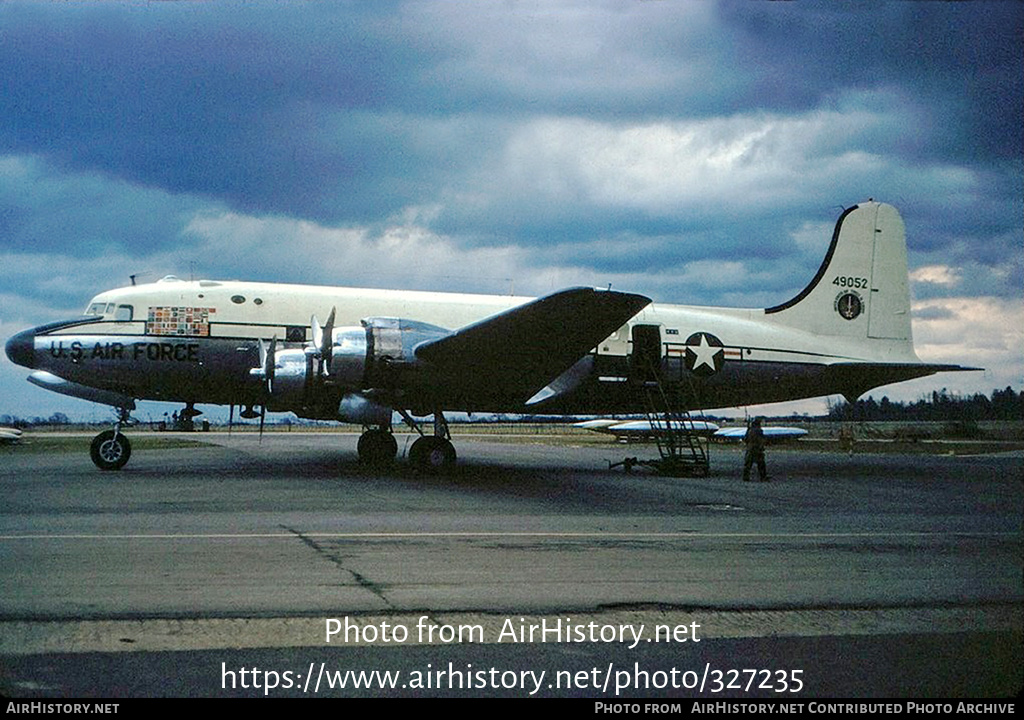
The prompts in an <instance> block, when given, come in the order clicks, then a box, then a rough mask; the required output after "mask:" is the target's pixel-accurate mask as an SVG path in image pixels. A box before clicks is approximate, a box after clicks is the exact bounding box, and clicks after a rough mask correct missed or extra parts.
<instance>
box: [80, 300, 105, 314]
mask: <svg viewBox="0 0 1024 720" xmlns="http://www.w3.org/2000/svg"><path fill="white" fill-rule="evenodd" d="M105 307H106V305H105V304H103V303H93V304H92V305H90V306H89V309H88V310H86V311H85V314H86V315H102V314H103V308H105Z"/></svg>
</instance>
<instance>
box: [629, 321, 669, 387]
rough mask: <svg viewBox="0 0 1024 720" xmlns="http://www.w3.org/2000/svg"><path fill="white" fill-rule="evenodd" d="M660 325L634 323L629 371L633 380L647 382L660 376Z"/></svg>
mask: <svg viewBox="0 0 1024 720" xmlns="http://www.w3.org/2000/svg"><path fill="white" fill-rule="evenodd" d="M661 347H662V346H661V326H660V325H634V326H633V353H632V354H631V355H630V358H629V360H630V362H629V372H630V376H631V377H632V378H633V379H634V380H640V381H642V382H648V381H653V380H658V379H659V377H660V376H661V358H662V352H661Z"/></svg>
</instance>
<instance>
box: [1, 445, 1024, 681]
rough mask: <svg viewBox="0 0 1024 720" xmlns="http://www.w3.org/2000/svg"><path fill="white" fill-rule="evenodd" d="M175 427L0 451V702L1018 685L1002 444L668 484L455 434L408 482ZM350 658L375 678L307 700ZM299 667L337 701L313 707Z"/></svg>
mask: <svg viewBox="0 0 1024 720" xmlns="http://www.w3.org/2000/svg"><path fill="white" fill-rule="evenodd" d="M184 439H185V440H186V444H187V443H188V441H190V440H192V439H195V440H196V441H198V442H197V444H195V445H193V446H189V447H178V448H160V447H154V448H152V449H147V448H146V447H145V443H138V445H137V449H136V450H135V451H134V452H133V456H132V459H131V462H130V463H129V465H128V466H127V467H126V468H125V469H124V470H122V471H120V472H113V473H104V472H101V471H99V470H97V469H95V468H94V467H93V465H92V463H91V462H90V460H89V457H88V438H83V440H82V443H81V444H82V448H81V450H80V451H73V452H52V453H47V452H32V451H25V450H30V448H27V447H26V448H17V447H13V448H5V449H4V454H3V456H2V460H3V462H2V464H0V492H2V493H3V497H4V498H5V503H4V507H3V509H2V510H0V693H3V694H4V695H7V696H10V697H125V698H128V697H152V696H175V697H177V696H184V697H222V696H232V697H237V696H265V695H272V696H298V695H307V696H308V695H311V694H317V695H329V696H346V697H351V696H370V697H377V696H381V695H387V696H393V695H396V696H408V697H422V696H434V697H461V696H474V697H496V696H501V697H528V696H534V697H536V696H544V697H588V698H619V697H703V698H707V699H713V698H714V697H728V696H733V697H773V698H776V699H778V698H779V697H792V698H796V697H907V698H911V697H1000V696H1006V695H1014V694H1015V693H1016V692H1018V691H1019V690H1020V688H1021V680H1022V667H1024V663H1022V662H1021V660H1022V659H1024V658H1022V652H1021V638H1022V627H1024V623H1022V612H1021V600H1022V596H1024V588H1022V578H1024V560H1022V558H1024V552H1022V550H1024V547H1022V546H1024V542H1022V515H1024V477H1022V463H1021V455H1020V453H1019V452H1018V453H1004V454H984V455H973V456H966V457H965V456H956V455H925V454H915V453H909V452H908V453H900V452H886V453H885V454H874V453H872V454H863V455H860V454H857V455H854V456H852V457H849V456H847V455H846V454H843V453H839V452H828V451H825V452H822V451H821V449H820V448H818V449H815V451H814V452H809V451H807V450H805V449H802V448H800V446H799V444H797V445H795V446H793V447H792V448H785V449H782V448H780V449H770V450H769V455H768V464H769V472H770V473H771V476H772V480H771V482H768V483H756V482H755V483H743V482H741V481H740V476H741V474H742V451H741V450H740V449H738V448H735V447H728V446H725V447H722V446H713V447H712V458H711V473H710V475H709V477H707V478H671V477H660V476H657V475H653V474H649V473H646V472H633V473H632V474H625V473H623V472H622V471H621V470H609V469H608V466H609V463H610V462H614V461H619V460H622V457H623V455H626V454H628V455H641V456H642V455H643V454H644V453H647V454H650V453H653V452H654V450H653V448H644V447H639V446H631V447H629V448H626V447H624V446H621V445H617V444H615V443H611V442H609V443H608V444H600V443H596V444H595V443H593V442H585V443H578V444H574V441H573V439H572V438H571V437H570V438H561V439H558V438H555V439H552V438H540V437H538V438H518V439H516V440H515V442H505V441H503V440H507V439H500V438H499V439H485V440H481V439H476V438H468V437H467V438H458V437H457V438H456V448H457V449H458V451H459V455H460V461H459V465H458V467H457V468H456V469H455V471H454V472H453V473H451V474H449V475H447V476H439V477H434V476H424V475H420V474H417V473H415V472H414V471H412V470H411V469H410V468H409V467H408V466H406V465H404V464H401V463H399V464H397V465H396V466H394V467H393V468H389V469H387V470H384V471H374V470H370V469H367V468H364V467H363V466H361V465H360V464H359V463H358V461H357V459H356V454H355V443H356V436H355V435H348V434H335V433H308V434H306V433H297V432H296V433H268V434H267V435H265V436H264V437H263V438H262V439H260V438H258V437H257V436H255V435H253V434H244V433H241V434H234V435H230V436H229V435H227V434H221V433H210V434H201V435H200V434H197V435H194V436H187V437H185V438H184ZM156 444H157V445H159V444H160V443H159V441H158V442H157V443H156ZM407 447H408V438H406V437H404V436H403V437H401V438H400V453H402V452H404V451H405V449H406V448H407ZM332 622H334V623H336V624H334V625H332ZM460 628H461V629H463V635H462V636H458V635H457V631H458V630H459V629H460ZM331 629H335V630H336V632H335V633H334V634H333V635H331V633H330V631H331ZM343 630H347V635H348V637H347V638H346V637H344V635H345V632H343ZM530 633H532V635H530ZM659 633H660V634H659ZM613 636H614V637H613ZM246 668H248V669H259V670H260V673H262V674H258V675H254V674H246V675H245V676H240V675H239V674H238V672H239V671H240V670H242V669H246ZM485 669H486V670H488V671H494V672H489V673H484V674H482V675H479V676H477V675H476V673H477V672H480V673H483V672H484V670H485ZM442 670H443V672H442ZM356 671H367V672H374V671H379V672H381V673H383V672H395V673H399V674H400V678H401V679H400V680H398V679H395V682H394V683H392V684H391V685H390V686H386V687H374V688H369V687H365V686H364V687H358V688H357V687H354V686H353V683H350V682H347V683H346V685H345V687H341V685H340V680H339V683H338V684H333V680H336V679H339V678H341V677H342V676H343V675H331V673H332V672H338V673H342V674H344V673H346V672H356ZM673 671H675V672H674V673H673ZM744 671H757V673H767V675H765V674H761V675H758V674H757V673H746V674H744ZM794 671H799V672H798V673H795V674H794ZM438 672H441V675H440V676H438V675H437V673H438ZM716 672H718V673H719V674H718V675H717V676H716V675H715V673H716ZM225 673H227V674H225ZM232 673H234V674H232ZM417 673H419V675H417ZM431 673H434V675H431ZM541 673H544V675H543V680H538V678H539V677H541V675H540V674H541ZM559 673H564V674H562V675H559ZM644 673H646V675H645V674H644ZM659 673H660V674H659ZM687 673H691V674H687ZM314 676H316V677H317V680H318V681H321V680H323V679H324V677H328V678H331V679H332V684H333V686H332V687H329V688H328V687H320V685H321V683H320V682H318V683H317V688H316V692H312V691H311V688H310V685H311V680H312V678H313V677H314ZM697 676H700V677H701V679H702V683H701V684H700V685H699V686H698V685H696V684H695V683H694V678H696V677H697ZM273 677H276V678H277V681H276V684H274V687H268V686H269V685H271V684H272V683H271V678H273ZM344 677H346V678H348V677H349V676H344ZM352 677H354V676H352ZM382 677H383V676H381V677H378V678H376V680H374V681H373V682H376V681H378V680H381V678H382ZM398 677H399V676H397V675H396V676H395V678H398ZM716 677H717V680H718V685H719V686H715V680H716ZM416 678H418V679H416ZM645 678H646V679H645ZM392 679H394V678H392ZM456 679H458V681H459V684H457V683H456ZM428 680H429V681H430V682H429V683H428ZM755 680H756V682H754V681H755ZM435 681H436V682H435ZM382 682H383V681H382ZM370 683H371V680H369V679H367V685H369V684H370ZM531 683H533V684H531ZM385 685H386V684H385ZM428 685H429V686H428ZM782 685H785V686H786V688H785V689H781V690H780V687H781V686H782ZM796 685H799V686H800V687H799V690H795V689H794V688H795V687H796ZM531 690H532V691H533V692H531Z"/></svg>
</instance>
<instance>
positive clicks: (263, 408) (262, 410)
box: [259, 403, 267, 445]
mask: <svg viewBox="0 0 1024 720" xmlns="http://www.w3.org/2000/svg"><path fill="white" fill-rule="evenodd" d="M266 419H267V404H266V403H263V404H262V405H261V406H260V440H259V442H260V444H261V445H262V444H263V423H264V422H266Z"/></svg>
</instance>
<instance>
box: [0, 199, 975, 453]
mask: <svg viewBox="0 0 1024 720" xmlns="http://www.w3.org/2000/svg"><path fill="white" fill-rule="evenodd" d="M324 312H328V313H329V315H328V316H327V320H326V322H325V323H324V324H323V325H321V324H320V322H319V321H318V319H317V315H316V313H324ZM6 351H7V355H8V357H10V359H11V360H12V361H13V362H15V363H17V364H19V365H23V366H25V367H28V368H33V369H35V370H37V372H34V373H33V374H32V375H31V376H30V377H29V380H30V381H32V382H34V383H35V384H37V385H40V386H42V387H45V388H47V389H50V390H54V391H56V392H61V393H65V394H68V395H71V396H74V397H79V398H84V399H86V400H92V401H95V402H100V403H105V404H109V405H112V406H114V407H116V408H119V409H120V411H121V412H120V420H119V421H118V422H117V424H115V426H114V428H113V429H112V430H108V431H105V432H103V433H101V434H99V435H98V436H97V437H96V438H95V440H94V441H93V443H92V457H93V460H94V462H95V463H96V465H97V466H99V467H100V468H103V469H117V468H120V467H122V466H123V465H124V464H125V463H126V462H127V460H128V457H129V455H130V453H131V445H130V444H129V442H128V439H127V438H126V437H125V436H124V435H123V434H122V433H121V424H122V422H125V421H127V419H128V414H129V411H130V410H131V409H133V408H134V407H135V401H136V400H163V401H176V402H182V403H186V408H185V410H184V411H183V412H185V413H186V414H188V415H190V416H191V415H194V414H197V413H196V411H195V409H194V404H195V403H212V404H220V405H231V406H232V411H233V409H234V406H235V405H239V406H242V407H243V408H245V411H244V412H243V413H242V415H243V416H245V417H262V415H263V414H264V413H265V412H266V411H267V410H271V411H291V412H293V413H295V414H296V415H298V416H300V417H303V418H315V419H331V420H340V421H347V422H355V423H360V424H362V425H363V426H364V427H365V428H366V430H365V432H364V433H363V435H362V436H361V437H360V440H359V446H358V448H359V455H360V457H361V458H363V459H365V460H368V461H383V460H390V459H393V458H394V457H395V455H396V454H397V443H396V441H395V439H394V437H393V435H392V425H391V420H392V413H393V411H397V412H398V413H399V414H400V415H401V416H402V417H403V418H404V419H405V420H406V421H408V422H409V423H410V424H413V425H414V427H417V430H418V429H419V428H418V426H416V425H415V423H414V420H413V416H427V415H433V418H434V423H433V425H434V432H433V433H432V434H423V433H422V431H421V432H420V434H421V436H422V437H420V438H419V439H418V440H417V441H416V442H415V443H414V444H413V446H412V447H411V449H410V452H409V455H410V460H411V461H412V462H413V463H414V464H415V465H418V466H422V467H445V466H448V465H451V464H452V463H454V462H455V457H456V454H455V449H454V447H453V446H452V443H451V440H450V436H449V433H448V428H447V423H446V422H445V418H444V414H443V413H444V412H457V411H466V412H502V413H516V412H528V413H534V414H537V413H557V414H615V413H635V412H641V411H643V408H642V407H641V401H640V391H639V390H638V385H642V384H645V383H649V381H650V379H651V378H650V374H649V373H650V368H654V369H655V373H656V376H657V381H658V382H659V383H660V385H661V388H662V389H663V391H664V397H666V398H668V399H669V401H670V402H671V403H672V404H673V405H675V406H676V407H677V408H679V409H682V410H694V409H703V408H717V407H733V406H739V405H751V404H762V403H770V402H779V401H786V400H795V399H801V398H808V397H816V396H822V395H830V394H836V393H838V394H842V395H844V396H846V397H847V398H848V399H851V400H853V399H855V398H857V397H858V396H860V395H861V394H862V393H864V392H866V391H867V390H870V389H872V388H874V387H877V386H879V385H885V384H888V383H892V382H898V381H902V380H908V379H911V378H917V377H922V376H926V375H931V374H933V373H936V372H939V371H946V370H966V369H970V368H963V367H960V366H957V365H934V364H926V363H922V362H921V361H920V360H919V359H918V357H917V355H916V354H915V353H914V347H913V342H912V339H911V328H910V296H909V285H908V276H907V249H906V240H905V234H904V225H903V221H902V219H901V218H900V215H899V213H898V212H897V211H896V209H895V208H893V207H892V206H890V205H885V204H879V203H876V202H873V201H869V202H866V203H862V204H860V205H857V206H854V207H852V208H850V209H848V210H847V211H845V212H844V213H843V214H842V216H841V217H840V218H839V221H838V223H837V224H836V228H835V232H834V234H833V237H832V243H831V245H830V247H829V249H828V253H827V255H826V256H825V260H824V262H823V263H822V265H821V267H820V269H819V270H818V273H817V274H816V275H815V277H814V278H813V279H812V280H811V282H810V283H809V284H808V285H807V287H806V288H804V290H803V291H801V292H800V293H799V294H798V295H797V296H796V297H794V298H792V299H791V300H789V301H788V302H785V303H782V304H780V305H776V306H774V307H770V308H766V309H756V310H751V309H721V308H708V307H689V306H676V305H657V306H655V305H652V304H651V301H650V300H649V299H648V298H646V297H643V296H640V295H634V294H630V293H623V292H613V291H610V290H609V291H603V290H593V289H588V288H574V289H568V290H563V291H561V292H556V293H554V294H552V295H548V296H546V297H542V298H539V299H529V298H517V297H500V296H484V295H465V294H448V293H427V292H398V291H390V290H365V289H353V288H333V287H312V286H301V285H282V284H270V283H246V282H220V281H207V280H200V281H196V282H185V281H182V280H178V279H176V278H173V277H167V278H164V279H163V280H161V281H158V282H155V283H150V284H146V285H138V286H134V285H133V286H131V287H125V288H120V289H117V290H110V291H107V292H104V293H101V294H99V295H97V296H96V297H95V298H93V300H92V301H91V302H90V303H89V305H88V308H87V310H86V313H85V316H84V317H81V318H78V319H75V320H68V321H64V322H55V323H51V324H48V325H43V326H41V327H37V328H33V329H31V330H25V331H23V332H20V333H18V334H17V335H14V336H13V337H11V338H10V339H9V340H8V342H7V346H6ZM257 407H258V408H260V409H259V412H258V413H257V410H256V408H257Z"/></svg>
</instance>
